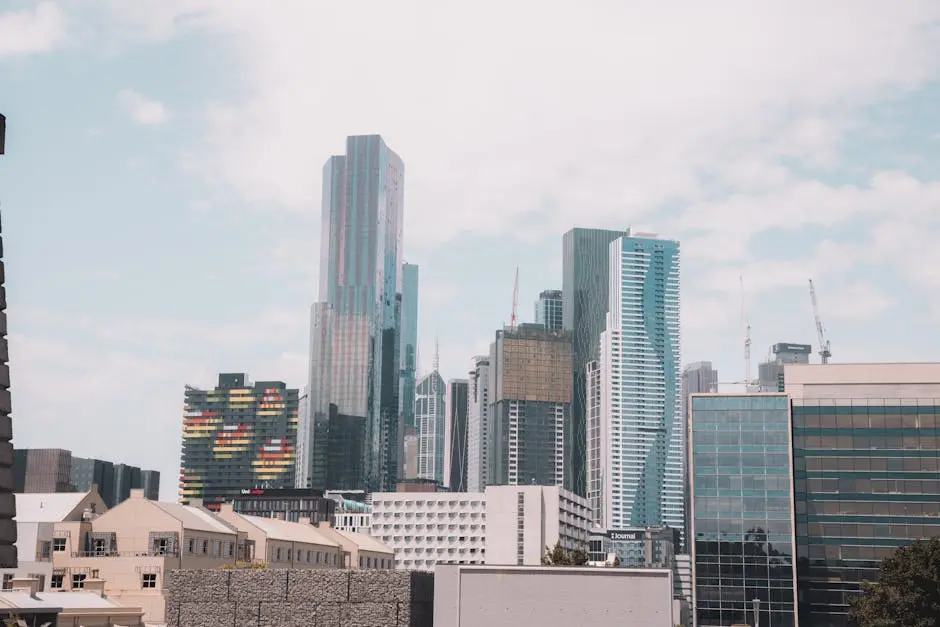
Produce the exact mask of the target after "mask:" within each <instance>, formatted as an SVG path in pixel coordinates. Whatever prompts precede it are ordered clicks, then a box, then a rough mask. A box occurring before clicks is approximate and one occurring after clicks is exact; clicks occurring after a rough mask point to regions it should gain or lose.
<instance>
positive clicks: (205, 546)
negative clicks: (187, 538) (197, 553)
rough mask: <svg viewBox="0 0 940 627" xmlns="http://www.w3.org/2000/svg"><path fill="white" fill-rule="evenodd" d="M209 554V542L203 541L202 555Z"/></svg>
mask: <svg viewBox="0 0 940 627" xmlns="http://www.w3.org/2000/svg"><path fill="white" fill-rule="evenodd" d="M207 553H209V541H208V540H203V541H202V554H203V555H206V554H207Z"/></svg>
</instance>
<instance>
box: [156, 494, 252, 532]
mask: <svg viewBox="0 0 940 627" xmlns="http://www.w3.org/2000/svg"><path fill="white" fill-rule="evenodd" d="M147 502H148V503H153V504H154V505H156V506H157V507H159V508H160V509H162V510H163V511H164V512H166V513H167V514H169V515H170V516H172V517H173V518H175V519H176V520H178V521H180V522H181V523H182V524H183V529H191V530H193V531H208V532H210V533H231V534H234V533H236V530H235V529H234V528H233V527H232V526H230V525H229V524H228V523H226V522H225V521H223V520H222V519H221V518H218V517H217V516H214V515H213V514H212V513H211V512H209V511H207V510H204V509H202V508H201V507H195V506H192V505H180V504H179V503H161V502H159V501H147Z"/></svg>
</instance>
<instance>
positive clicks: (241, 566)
mask: <svg viewBox="0 0 940 627" xmlns="http://www.w3.org/2000/svg"><path fill="white" fill-rule="evenodd" d="M267 567H268V565H267V563H266V562H235V563H234V564H222V565H221V566H219V568H220V569H221V570H263V569H265V568H267Z"/></svg>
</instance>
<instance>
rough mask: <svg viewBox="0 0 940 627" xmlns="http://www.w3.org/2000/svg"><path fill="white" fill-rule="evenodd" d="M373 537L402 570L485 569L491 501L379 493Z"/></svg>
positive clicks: (478, 496)
mask: <svg viewBox="0 0 940 627" xmlns="http://www.w3.org/2000/svg"><path fill="white" fill-rule="evenodd" d="M514 532H515V530H513V533H514ZM370 535H371V536H372V537H373V538H375V539H376V540H378V541H379V542H381V543H383V544H385V545H388V546H389V547H391V548H392V549H393V550H394V552H395V567H396V568H398V569H399V570H434V566H435V565H436V564H442V563H444V564H483V563H484V559H485V555H484V545H485V541H486V497H485V495H484V494H483V493H482V492H376V493H375V494H373V495H372V531H371V534H370Z"/></svg>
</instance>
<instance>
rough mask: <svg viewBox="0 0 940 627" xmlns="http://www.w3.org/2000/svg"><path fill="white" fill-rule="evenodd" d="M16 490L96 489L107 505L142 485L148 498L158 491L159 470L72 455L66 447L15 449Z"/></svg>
mask: <svg viewBox="0 0 940 627" xmlns="http://www.w3.org/2000/svg"><path fill="white" fill-rule="evenodd" d="M13 474H14V477H15V480H14V486H15V488H16V491H17V492H26V493H64V492H88V491H89V490H92V489H95V490H96V491H97V492H98V494H100V495H101V499H102V500H103V501H104V503H105V505H107V506H108V507H114V506H115V505H117V504H118V503H120V502H121V501H123V500H124V499H126V498H128V497H129V496H130V491H131V490H132V489H134V490H136V489H143V490H144V495H145V496H146V498H148V499H153V500H156V499H157V498H159V495H160V473H159V472H158V471H156V470H141V469H140V468H138V467H137V466H130V465H128V464H115V463H113V462H109V461H105V460H101V459H90V458H84V457H75V456H74V455H72V451H69V450H65V449H16V450H15V451H14V456H13Z"/></svg>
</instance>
